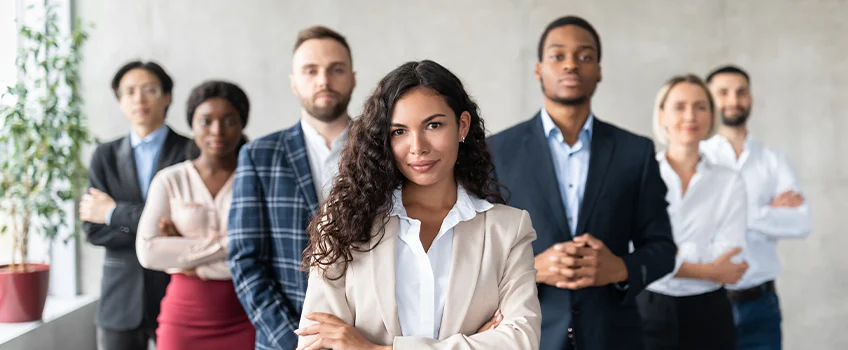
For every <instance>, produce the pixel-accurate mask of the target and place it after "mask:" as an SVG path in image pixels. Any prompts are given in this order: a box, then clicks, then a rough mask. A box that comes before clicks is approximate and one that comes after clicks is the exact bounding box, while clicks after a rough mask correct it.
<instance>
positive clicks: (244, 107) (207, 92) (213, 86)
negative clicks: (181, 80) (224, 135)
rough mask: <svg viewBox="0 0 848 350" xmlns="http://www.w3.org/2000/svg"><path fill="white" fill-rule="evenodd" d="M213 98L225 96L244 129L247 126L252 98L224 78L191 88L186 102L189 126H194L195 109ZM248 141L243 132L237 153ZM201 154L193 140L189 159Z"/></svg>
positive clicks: (188, 153) (188, 154)
mask: <svg viewBox="0 0 848 350" xmlns="http://www.w3.org/2000/svg"><path fill="white" fill-rule="evenodd" d="M213 98H223V99H225V100H227V101H229V102H230V104H231V105H233V108H235V109H236V111H237V112H238V114H239V119H241V127H242V130H244V128H245V127H247V119H248V118H247V117H248V114H249V113H250V100H248V98H247V94H246V93H244V90H242V89H241V88H240V87H238V85H236V84H233V83H230V82H227V81H222V80H210V81H206V82H204V83H202V84H200V85H198V86H196V87H195V88H194V89H191V93H190V94H189V96H188V102H186V118H187V120H188V126H189V127H192V121H193V120H194V111H195V110H196V109H197V107H199V106H200V105H201V104H203V102H206V101H207V100H210V99H213ZM246 143H247V136H245V135H244V134H242V135H241V141H240V142H239V145H238V147H236V154H238V153H239V150H241V146H244V144H246ZM199 156H200V148H198V147H197V144H196V143H194V142H192V143H191V144H189V147H188V148H187V149H186V157H187V158H188V159H195V158H197V157H199Z"/></svg>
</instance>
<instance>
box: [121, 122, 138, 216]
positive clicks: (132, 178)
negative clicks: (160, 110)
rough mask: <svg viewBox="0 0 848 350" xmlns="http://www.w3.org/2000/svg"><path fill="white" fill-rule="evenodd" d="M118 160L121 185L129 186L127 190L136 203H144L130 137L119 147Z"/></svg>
mask: <svg viewBox="0 0 848 350" xmlns="http://www.w3.org/2000/svg"><path fill="white" fill-rule="evenodd" d="M116 158H117V159H116V160H115V162H116V163H117V165H118V169H117V171H118V177H119V179H120V180H121V182H120V183H122V184H124V185H125V186H127V190H128V191H129V192H130V193H131V195H132V196H133V197H134V199H135V201H136V202H142V197H141V188H140V187H139V186H138V170H136V167H135V152H133V148H132V143H131V142H130V136H129V135H128V136H127V137H125V138H124V140H123V141H121V143H120V144H119V145H118V150H117V154H116Z"/></svg>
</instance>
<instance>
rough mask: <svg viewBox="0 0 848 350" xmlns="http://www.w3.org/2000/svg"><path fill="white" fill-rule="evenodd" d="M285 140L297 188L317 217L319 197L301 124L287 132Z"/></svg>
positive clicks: (286, 151) (287, 157)
mask: <svg viewBox="0 0 848 350" xmlns="http://www.w3.org/2000/svg"><path fill="white" fill-rule="evenodd" d="M283 138H284V140H283V142H284V143H285V153H286V159H288V161H289V164H291V166H292V169H294V175H295V181H296V182H297V187H298V188H299V189H300V191H301V193H302V194H303V197H304V198H305V199H306V204H307V205H308V206H309V212H310V215H315V214H316V213H317V212H318V195H317V194H316V193H315V185H314V183H313V181H314V180H313V179H312V170H311V168H310V167H309V158H308V155H307V153H306V141H305V140H304V139H303V129H301V126H300V123H298V124H297V125H296V126H295V127H293V128H291V129H289V130H288V131H286V132H285V133H284V136H283Z"/></svg>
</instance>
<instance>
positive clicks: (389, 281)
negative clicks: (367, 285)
mask: <svg viewBox="0 0 848 350" xmlns="http://www.w3.org/2000/svg"><path fill="white" fill-rule="evenodd" d="M377 226H378V227H379V226H380V225H377ZM398 227H399V225H398V218H397V217H395V216H392V217H390V218H389V222H388V223H386V231H385V235H384V236H383V239H382V240H380V242H379V244H377V246H376V247H374V248H373V249H371V252H369V254H368V255H369V257H370V258H369V263H370V264H371V273H372V275H371V281H372V283H374V293H375V295H376V296H377V305H378V306H379V308H380V315H381V316H382V317H383V323H384V324H385V325H386V329H387V330H388V331H389V336H391V337H399V336H402V335H403V333H401V330H400V319H399V318H398V307H397V293H396V292H395V290H396V289H395V284H396V278H395V276H396V275H395V264H396V263H397V261H396V260H397V243H398V242H397V241H398Z"/></svg>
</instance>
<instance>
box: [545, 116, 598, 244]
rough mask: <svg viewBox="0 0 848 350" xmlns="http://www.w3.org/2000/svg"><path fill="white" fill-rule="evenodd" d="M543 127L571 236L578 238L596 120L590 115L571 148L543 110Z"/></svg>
mask: <svg viewBox="0 0 848 350" xmlns="http://www.w3.org/2000/svg"><path fill="white" fill-rule="evenodd" d="M541 114H542V128H544V131H545V137H546V138H547V140H548V148H550V149H551V156H552V157H553V164H554V171H555V172H556V177H557V183H558V185H559V194H560V196H561V197H562V198H561V199H562V205H563V207H565V216H566V219H567V220H568V227H569V228H570V229H571V235H572V236H577V235H580V234H583V232H574V231H576V230H577V218H578V215H579V213H580V205H581V203H583V193H584V192H585V191H586V176H587V175H588V173H589V155H590V152H591V144H592V124H593V122H594V120H595V117H594V115H593V114H592V113H589V118H586V123H585V124H583V128H582V129H580V133H579V134H578V135H577V142H575V143H574V145H573V146H569V145H568V144H567V143H566V142H565V138H564V137H563V135H562V131H560V129H559V128H558V127H557V126H556V124H554V121H553V119H551V116H550V115H549V114H548V111H546V110H545V108H544V107H542V113H541Z"/></svg>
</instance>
